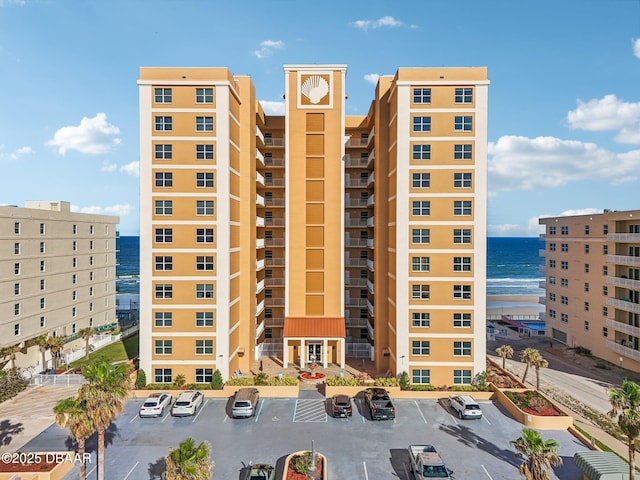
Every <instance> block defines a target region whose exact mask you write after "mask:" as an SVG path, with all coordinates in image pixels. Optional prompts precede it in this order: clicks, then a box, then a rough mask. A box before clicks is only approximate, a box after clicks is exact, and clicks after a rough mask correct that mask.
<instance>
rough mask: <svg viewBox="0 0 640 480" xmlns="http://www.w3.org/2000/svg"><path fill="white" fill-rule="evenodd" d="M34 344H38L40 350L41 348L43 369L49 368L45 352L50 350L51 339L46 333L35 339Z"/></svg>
mask: <svg viewBox="0 0 640 480" xmlns="http://www.w3.org/2000/svg"><path fill="white" fill-rule="evenodd" d="M33 345H37V346H38V350H40V355H42V370H46V369H47V364H46V360H45V354H46V353H47V350H49V339H48V338H47V336H46V335H40V336H39V337H36V338H34V339H33Z"/></svg>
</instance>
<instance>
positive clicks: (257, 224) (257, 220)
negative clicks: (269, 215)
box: [256, 217, 264, 227]
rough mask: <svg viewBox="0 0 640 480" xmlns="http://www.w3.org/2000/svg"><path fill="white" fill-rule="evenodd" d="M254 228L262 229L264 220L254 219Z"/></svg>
mask: <svg viewBox="0 0 640 480" xmlns="http://www.w3.org/2000/svg"><path fill="white" fill-rule="evenodd" d="M256 227H264V218H263V217H256Z"/></svg>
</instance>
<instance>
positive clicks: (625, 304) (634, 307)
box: [607, 298, 640, 313]
mask: <svg viewBox="0 0 640 480" xmlns="http://www.w3.org/2000/svg"><path fill="white" fill-rule="evenodd" d="M607 305H609V306H610V307H614V308H617V309H618V310H624V311H625V312H632V313H640V304H638V303H633V302H632V301H631V300H628V299H624V298H607Z"/></svg>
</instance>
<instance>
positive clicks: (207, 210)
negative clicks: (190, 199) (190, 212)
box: [196, 200, 213, 216]
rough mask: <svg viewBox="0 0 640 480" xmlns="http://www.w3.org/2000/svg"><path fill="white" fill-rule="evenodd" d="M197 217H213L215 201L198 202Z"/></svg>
mask: <svg viewBox="0 0 640 480" xmlns="http://www.w3.org/2000/svg"><path fill="white" fill-rule="evenodd" d="M196 215H200V216H202V215H208V216H210V215H213V200H197V201H196Z"/></svg>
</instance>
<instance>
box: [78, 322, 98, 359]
mask: <svg viewBox="0 0 640 480" xmlns="http://www.w3.org/2000/svg"><path fill="white" fill-rule="evenodd" d="M94 335H95V330H94V329H93V328H91V327H87V328H83V329H82V330H80V331H79V332H78V336H79V337H80V338H82V339H83V340H84V358H89V340H91V337H93V336H94Z"/></svg>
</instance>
